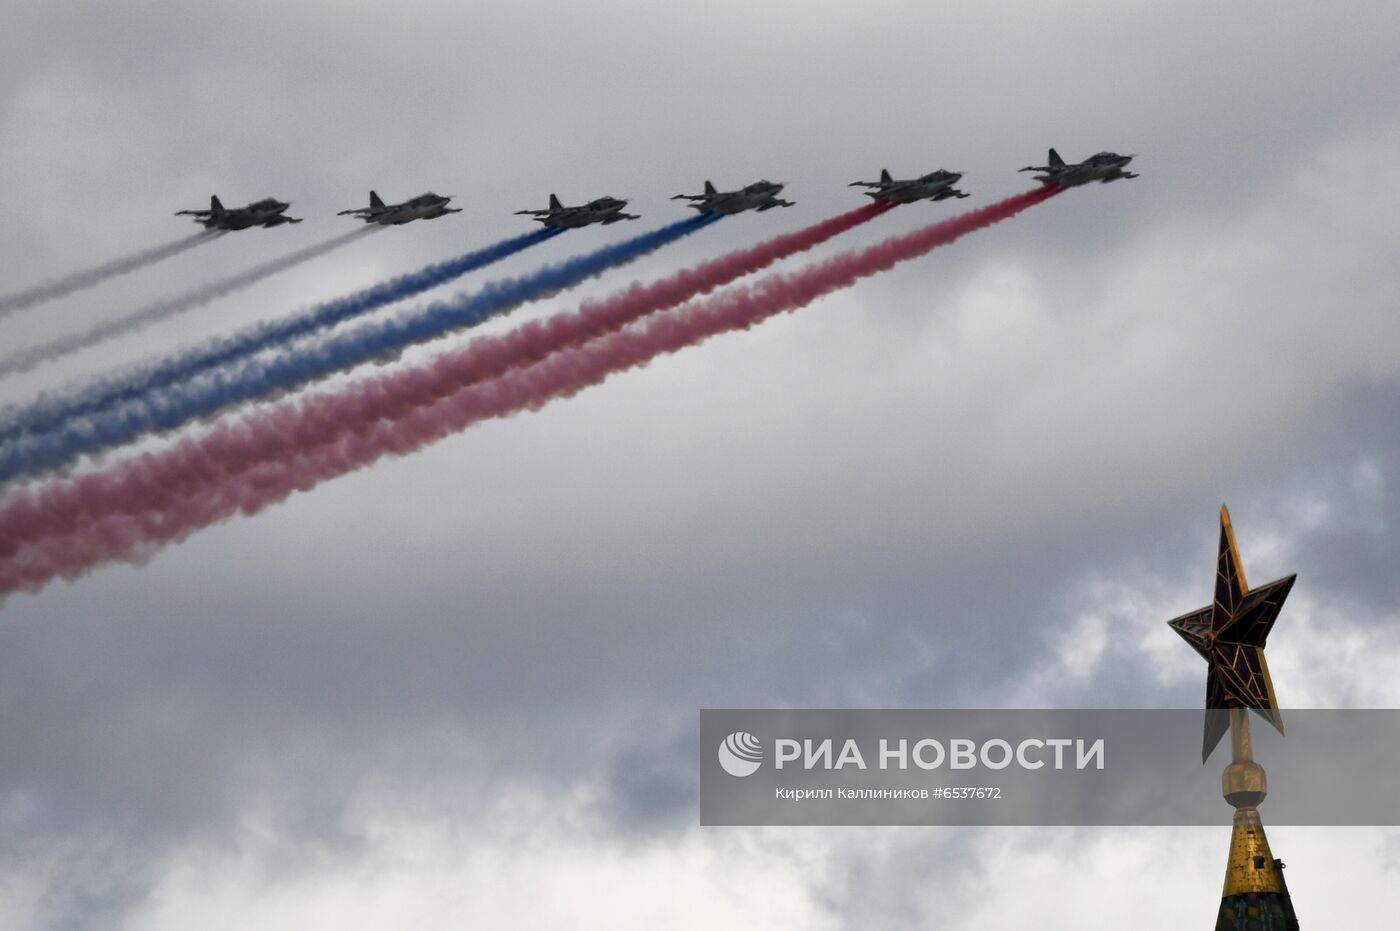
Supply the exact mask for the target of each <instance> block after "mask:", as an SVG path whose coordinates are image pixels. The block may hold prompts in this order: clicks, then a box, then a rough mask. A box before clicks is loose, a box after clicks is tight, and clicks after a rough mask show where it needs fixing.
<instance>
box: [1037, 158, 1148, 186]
mask: <svg viewBox="0 0 1400 931" xmlns="http://www.w3.org/2000/svg"><path fill="white" fill-rule="evenodd" d="M1133 158H1134V156H1132V155H1119V154H1118V153H1117V152H1100V153H1098V154H1097V155H1090V156H1089V157H1088V158H1086V159H1084V161H1082V162H1079V163H1078V164H1076V165H1067V164H1065V160H1064V159H1062V158H1060V153H1058V152H1056V151H1055V150H1054V149H1051V150H1050V158H1049V161H1050V164H1048V165H1027V166H1026V167H1025V168H1022V169H1021V170H1022V171H1039V172H1043V174H1039V175H1037V176H1036V179H1035V180H1037V181H1039V182H1040V183H1041V184H1055V185H1058V186H1060V187H1078V186H1079V185H1081V184H1088V183H1089V182H1090V181H1101V182H1103V183H1104V184H1107V183H1108V182H1110V181H1117V180H1118V179H1119V178H1136V177H1137V175H1135V174H1133V173H1132V172H1131V171H1124V170H1123V169H1124V168H1126V167H1127V166H1128V163H1129V162H1131V161H1132V160H1133Z"/></svg>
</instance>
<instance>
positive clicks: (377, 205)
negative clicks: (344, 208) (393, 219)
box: [369, 191, 384, 210]
mask: <svg viewBox="0 0 1400 931" xmlns="http://www.w3.org/2000/svg"><path fill="white" fill-rule="evenodd" d="M369 205H370V206H371V207H373V208H374V209H375V210H382V209H384V201H382V200H380V199H379V195H378V194H376V193H374V192H373V191H370V192H369Z"/></svg>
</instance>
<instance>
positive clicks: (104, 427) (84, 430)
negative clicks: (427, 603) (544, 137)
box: [0, 214, 720, 482]
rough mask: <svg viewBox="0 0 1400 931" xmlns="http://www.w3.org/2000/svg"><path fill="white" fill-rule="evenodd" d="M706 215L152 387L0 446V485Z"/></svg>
mask: <svg viewBox="0 0 1400 931" xmlns="http://www.w3.org/2000/svg"><path fill="white" fill-rule="evenodd" d="M719 219H720V217H719V216H718V215H715V214H702V215H700V216H698V217H691V218H690V219H686V220H681V221H679V222H676V223H672V224H670V225H669V226H663V227H662V228H660V229H658V230H653V231H652V232H650V233H644V234H642V235H641V236H636V237H634V238H632V239H629V240H626V241H624V242H620V243H617V244H615V245H610V246H604V247H603V248H601V249H597V250H595V251H593V252H590V253H587V254H586V255H581V256H577V257H575V258H572V259H569V260H568V261H565V262H560V263H558V264H555V265H547V266H545V267H544V268H542V269H539V270H538V271H535V272H531V273H530V274H527V275H521V276H519V277H516V278H505V279H502V280H500V281H493V282H490V283H488V284H487V285H486V286H484V287H483V288H482V289H481V290H480V291H478V292H477V293H475V294H470V295H458V296H456V297H454V298H452V299H450V300H445V301H434V302H433V303H431V304H429V305H428V306H426V307H423V308H419V309H415V310H413V311H410V312H407V313H405V314H403V315H402V316H399V317H396V318H394V319H390V320H384V321H378V322H374V323H369V324H366V325H364V326H362V327H359V328H358V329H355V330H352V331H350V332H348V333H343V334H339V335H332V336H330V337H327V338H326V339H325V340H324V341H322V342H320V343H317V344H314V345H312V346H308V347H305V348H289V349H287V350H285V351H282V352H280V353H278V354H276V355H273V356H271V357H269V358H265V359H264V358H252V359H245V360H243V361H241V362H240V363H238V364H237V365H236V366H231V367H228V368H226V369H219V370H217V371H213V372H208V373H206V374H205V375H203V376H201V377H199V378H196V379H194V380H192V381H190V382H188V383H184V384H179V385H172V386H169V387H167V388H162V389H158V390H156V391H154V392H150V393H148V394H145V395H141V396H139V397H134V398H131V399H129V400H127V401H125V402H123V403H121V404H120V405H119V406H118V407H117V408H116V409H114V410H112V411H110V412H109V413H106V414H104V415H103V416H100V417H94V418H79V419H76V420H74V421H71V422H68V423H65V424H64V425H62V426H61V427H60V428H59V429H56V430H53V431H50V432H46V433H39V434H32V433H30V434H24V435H21V436H20V437H18V438H17V439H15V440H13V441H10V442H6V443H4V444H3V445H0V482H4V481H8V480H10V479H13V478H17V477H19V476H23V475H29V474H33V473H36V472H42V471H45V470H48V469H55V468H59V467H61V466H64V465H67V464H69V463H71V462H73V461H74V460H76V459H77V458H79V457H80V456H82V455H84V454H86V453H91V452H96V451H99V450H103V449H108V448H111V447H113V446H117V445H120V444H122V443H127V442H130V441H132V440H134V439H137V438H138V437H141V436H143V435H145V434H147V433H151V432H161V431H166V430H174V429H176V428H178V427H181V426H183V425H185V424H187V423H189V422H190V421H192V420H197V419H200V418H204V417H209V416H211V415H212V414H215V413H217V412H218V411H220V410H223V409H224V408H227V407H230V406H232V405H235V404H239V403H241V402H243V401H248V400H252V399H254V398H259V397H263V396H265V395H270V394H276V393H280V392H284V391H288V390H291V389H294V388H297V387H299V386H301V385H304V384H306V383H307V382H310V381H314V380H315V379H317V378H322V377H324V376H326V375H330V374H332V373H335V372H339V371H343V370H345V369H349V368H351V367H353V366H355V365H358V364H360V363H362V362H368V361H371V360H376V359H382V358H384V357H387V356H393V355H397V354H398V353H400V352H402V351H403V349H404V348H405V347H407V346H411V345H413V344H416V343H421V342H425V341H427V340H430V339H434V338H436V337H438V336H442V335H443V334H445V333H449V332H452V331H453V330H459V329H463V328H466V327H472V326H476V325H477V324H479V323H482V322H483V321H485V320H487V319H490V318H491V317H494V316H498V315H500V314H504V313H507V312H509V311H511V310H513V309H515V308H516V307H518V306H520V305H521V304H524V303H526V302H529V301H535V300H541V299H543V298H547V297H550V296H552V295H554V294H557V293H559V292H560V291H563V290H565V289H567V288H570V287H573V286H574V285H576V284H578V283H579V282H582V281H585V280H587V279H588V278H592V277H594V276H595V275H599V274H602V273H603V272H605V271H607V270H609V269H611V268H615V267H616V266H618V265H623V264H625V263H627V262H630V261H632V260H633V259H637V258H640V257H641V256H643V255H646V254H647V253H649V252H653V251H655V250H656V249H659V248H661V247H662V246H664V245H667V244H668V243H671V242H674V241H676V240H677V239H680V238H681V237H683V236H687V235H689V234H690V233H693V232H695V231H696V230H699V229H702V228H703V227H706V226H709V225H710V224H711V223H714V222H716V221H717V220H719Z"/></svg>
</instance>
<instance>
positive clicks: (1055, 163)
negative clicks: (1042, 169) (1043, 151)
mask: <svg viewBox="0 0 1400 931" xmlns="http://www.w3.org/2000/svg"><path fill="white" fill-rule="evenodd" d="M1048 164H1049V165H1050V167H1051V168H1063V167H1065V160H1064V159H1062V158H1060V153H1059V152H1056V151H1055V150H1054V149H1051V150H1050V161H1049V163H1048Z"/></svg>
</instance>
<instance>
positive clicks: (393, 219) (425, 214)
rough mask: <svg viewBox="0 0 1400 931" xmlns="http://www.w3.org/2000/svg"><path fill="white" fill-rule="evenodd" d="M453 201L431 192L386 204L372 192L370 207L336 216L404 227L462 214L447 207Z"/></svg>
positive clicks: (459, 210)
mask: <svg viewBox="0 0 1400 931" xmlns="http://www.w3.org/2000/svg"><path fill="white" fill-rule="evenodd" d="M451 200H452V197H451V196H450V195H449V196H444V195H442V194H434V193H433V192H432V191H429V192H428V193H426V194H419V195H418V196H417V197H413V198H410V199H408V200H406V201H404V202H403V203H401V204H386V203H384V201H383V200H381V199H380V197H379V195H378V194H376V193H375V192H374V191H370V192H369V206H368V207H354V208H352V209H350V210H342V211H340V213H338V214H336V216H341V217H355V218H356V219H358V220H364V221H365V222H366V223H378V224H379V225H380V226H402V225H403V224H405V223H412V222H413V221H414V220H432V219H435V218H437V217H441V216H445V215H446V214H449V213H461V212H462V210H461V208H460V207H449V206H447V205H448V203H449V202H450V201H451Z"/></svg>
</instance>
